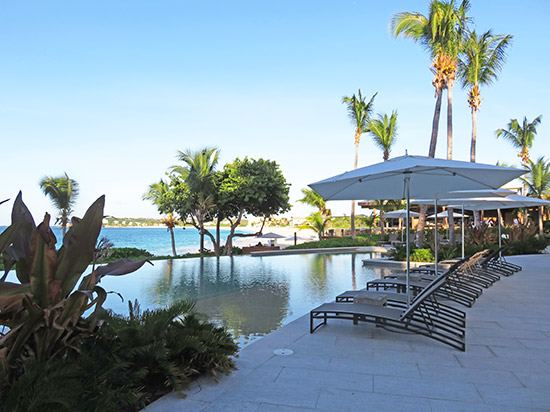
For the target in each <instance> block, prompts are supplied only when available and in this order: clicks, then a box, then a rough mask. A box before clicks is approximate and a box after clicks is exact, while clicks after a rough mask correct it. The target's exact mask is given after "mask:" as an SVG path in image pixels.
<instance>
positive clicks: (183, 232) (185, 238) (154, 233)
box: [0, 226, 229, 256]
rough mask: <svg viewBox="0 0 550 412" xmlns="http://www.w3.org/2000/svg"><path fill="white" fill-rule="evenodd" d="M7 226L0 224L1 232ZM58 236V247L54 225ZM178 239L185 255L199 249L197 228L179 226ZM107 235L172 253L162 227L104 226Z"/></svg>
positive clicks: (116, 240) (157, 252) (126, 243)
mask: <svg viewBox="0 0 550 412" xmlns="http://www.w3.org/2000/svg"><path fill="white" fill-rule="evenodd" d="M4 229H5V226H0V232H2V231H3V230H4ZM52 230H53V232H54V234H55V236H56V238H57V248H59V247H61V243H62V242H61V239H62V236H61V233H62V232H61V228H59V227H56V226H54V227H53V228H52ZM228 234H229V230H228V229H222V230H221V238H222V239H225V238H226V237H227V235H228ZM174 235H175V239H176V251H177V253H178V254H180V255H183V254H185V253H187V252H197V251H198V250H199V241H200V239H199V231H198V230H197V229H195V228H190V227H187V228H186V229H183V228H181V227H178V228H176V229H174ZM102 237H106V238H107V239H109V240H110V241H111V242H113V243H114V245H115V247H135V248H138V249H146V250H148V251H149V252H151V253H152V254H154V255H157V256H166V255H170V256H171V255H172V243H171V240H170V233H169V232H168V231H167V230H166V228H162V227H144V228H126V227H104V228H102V229H101V233H100V235H99V238H98V239H101V238H102ZM205 247H206V248H207V249H210V250H212V249H213V247H212V243H211V242H210V240H209V238H208V237H205Z"/></svg>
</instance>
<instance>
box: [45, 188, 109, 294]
mask: <svg viewBox="0 0 550 412" xmlns="http://www.w3.org/2000/svg"><path fill="white" fill-rule="evenodd" d="M104 206H105V196H101V197H100V198H99V199H97V200H96V201H95V202H94V203H93V204H92V205H91V206H90V208H89V209H88V210H87V211H86V214H85V215H84V217H83V218H82V220H80V221H79V222H77V221H76V220H73V226H72V227H71V228H70V229H69V231H68V232H67V234H66V235H65V238H64V239H63V246H62V247H61V249H60V250H59V253H58V256H59V265H58V267H57V272H56V274H55V278H56V279H57V280H60V281H61V283H62V285H61V293H62V295H63V296H68V295H69V293H70V292H71V291H72V290H73V288H74V287H75V285H76V282H78V279H79V278H80V276H81V275H82V272H84V270H86V268H87V267H88V265H89V264H90V262H91V261H92V259H93V256H94V250H95V245H96V242H97V237H98V236H99V232H100V230H101V223H102V220H103V208H104Z"/></svg>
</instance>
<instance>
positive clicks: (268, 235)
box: [256, 232, 284, 246]
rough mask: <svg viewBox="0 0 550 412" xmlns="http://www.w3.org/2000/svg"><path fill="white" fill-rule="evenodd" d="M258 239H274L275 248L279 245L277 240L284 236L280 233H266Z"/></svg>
mask: <svg viewBox="0 0 550 412" xmlns="http://www.w3.org/2000/svg"><path fill="white" fill-rule="evenodd" d="M256 237H257V238H258V239H273V246H275V244H276V243H277V239H282V238H284V236H282V235H279V234H278V233H273V232H269V233H265V234H263V235H261V236H256Z"/></svg>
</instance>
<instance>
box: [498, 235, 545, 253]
mask: <svg viewBox="0 0 550 412" xmlns="http://www.w3.org/2000/svg"><path fill="white" fill-rule="evenodd" d="M549 244H550V242H549V239H548V238H546V237H542V238H541V237H539V236H533V237H526V238H524V239H520V240H516V241H515V242H512V243H511V244H510V249H508V252H507V254H508V255H534V254H538V253H542V252H543V251H544V249H546V247H547V246H548V245H549Z"/></svg>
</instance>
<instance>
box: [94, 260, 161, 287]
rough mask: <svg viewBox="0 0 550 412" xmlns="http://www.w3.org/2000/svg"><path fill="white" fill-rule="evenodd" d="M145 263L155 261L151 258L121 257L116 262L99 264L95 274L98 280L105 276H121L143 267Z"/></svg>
mask: <svg viewBox="0 0 550 412" xmlns="http://www.w3.org/2000/svg"><path fill="white" fill-rule="evenodd" d="M145 263H150V264H151V265H153V263H152V262H151V261H150V260H147V259H143V260H130V259H121V260H117V261H116V262H111V263H108V264H106V265H103V266H99V267H97V268H96V269H95V275H96V280H97V282H99V281H101V278H102V277H103V276H121V275H126V274H128V273H132V272H135V271H136V270H138V269H139V268H141V267H142V266H143V265H144V264H145Z"/></svg>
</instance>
